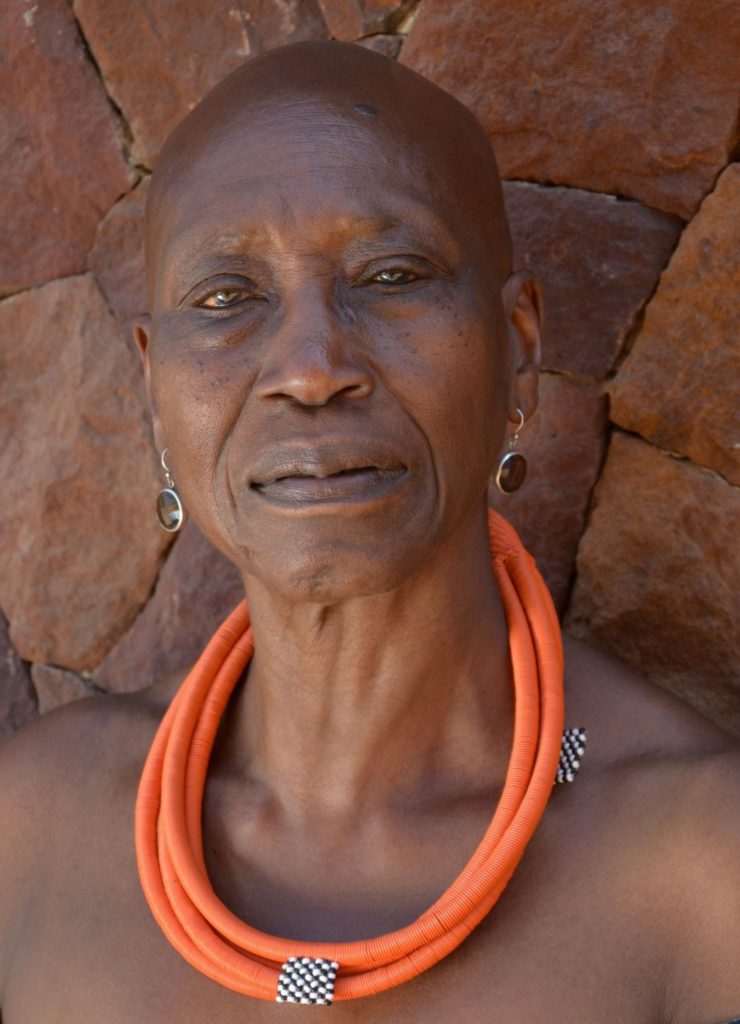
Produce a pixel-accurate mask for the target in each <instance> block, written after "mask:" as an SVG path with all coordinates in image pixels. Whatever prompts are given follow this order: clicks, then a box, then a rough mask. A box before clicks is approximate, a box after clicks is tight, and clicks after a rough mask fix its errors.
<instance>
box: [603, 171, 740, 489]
mask: <svg viewBox="0 0 740 1024" xmlns="http://www.w3.org/2000/svg"><path fill="white" fill-rule="evenodd" d="M739 296H740V164H731V165H730V166H729V167H728V168H727V170H726V171H725V172H724V173H723V174H722V176H721V177H720V179H719V181H718V182H717V187H716V188H715V190H714V192H712V194H711V195H710V196H708V197H707V198H706V199H705V200H704V202H703V204H702V206H701V209H700V210H699V212H698V213H697V215H696V217H694V219H693V220H692V221H691V223H690V224H689V225H688V227H687V228H686V230H685V231H684V233H683V235H682V237H681V242H680V244H679V246H678V248H677V250H676V252H675V254H674V256H673V259H672V260H671V263H670V266H669V267H668V269H667V270H666V272H665V274H664V275H663V277H662V279H661V282H660V287H659V288H658V291H657V292H656V294H655V297H654V298H653V299H652V301H651V302H650V305H649V306H648V308H647V312H646V314H645V322H644V324H643V326H642V330H641V331H640V333H639V335H638V337H637V339H636V341H635V344H634V346H633V348H632V351H631V352H630V354H629V356H628V357H627V359H626V360H625V362H624V364H623V365H622V368H621V370H620V372H619V374H618V375H617V377H616V379H615V381H614V383H613V385H612V387H611V416H612V419H613V420H614V422H615V423H618V424H619V425H620V426H622V427H625V428H626V429H627V430H632V431H634V432H636V433H639V434H641V435H642V436H643V437H645V438H647V439H648V440H650V441H653V442H654V443H655V444H657V445H659V446H660V447H661V448H666V449H669V450H670V451H674V452H678V453H679V454H680V455H687V456H688V457H689V458H690V459H692V460H693V461H694V462H697V463H699V464H700V465H703V466H708V467H710V468H711V469H714V470H716V471H717V472H718V473H721V474H722V475H723V476H725V477H727V479H728V480H730V481H731V482H732V483H734V484H740V391H739V390H738V383H739V382H740V336H739V335H738V327H737V324H738V297H739Z"/></svg>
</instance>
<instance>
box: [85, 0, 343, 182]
mask: <svg viewBox="0 0 740 1024" xmlns="http://www.w3.org/2000/svg"><path fill="white" fill-rule="evenodd" d="M74 8H75V13H76V15H77V18H78V20H79V22H80V25H81V27H82V31H83V32H84V33H85V37H86V39H87V41H88V43H89V45H90V48H91V50H92V52H93V54H94V56H95V59H96V61H97V62H98V66H99V67H100V70H101V72H102V75H103V78H104V80H105V83H106V86H107V88H108V91H109V93H110V95H111V96H112V97H113V99H114V100H115V102H116V103H117V105H118V106H119V107H120V108H121V110H122V111H123V113H124V116H125V117H126V119H127V121H128V124H129V126H130V128H131V132H132V134H133V146H134V152H135V154H136V156H137V158H138V159H139V160H140V161H141V162H143V163H144V164H145V165H146V166H147V167H152V166H153V163H154V160H155V158H156V155H157V153H158V152H159V149H160V147H161V145H162V142H163V141H164V139H165V138H166V136H167V135H169V133H170V131H171V130H172V129H173V128H174V127H175V125H176V124H177V122H178V121H180V120H181V119H182V118H183V117H184V116H185V114H187V113H188V111H189V110H191V109H192V108H193V107H194V106H195V104H196V103H197V102H198V101H199V100H200V99H201V98H202V97H203V96H204V95H205V94H206V93H207V92H208V91H209V90H210V89H211V88H212V87H213V86H214V85H216V83H217V82H219V81H220V80H221V79H222V78H223V77H224V76H225V75H227V74H228V73H229V72H230V71H233V70H234V69H235V68H237V67H238V66H239V65H240V64H242V63H243V62H244V60H245V59H246V58H248V57H250V56H253V55H254V54H257V53H261V52H263V51H264V50H268V49H270V48H271V47H273V46H279V45H280V44H282V43H290V42H296V41H298V40H300V39H321V38H326V37H327V31H326V26H325V25H324V22H323V19H322V18H321V14H320V12H319V8H318V4H317V2H316V0H250V2H249V3H247V4H241V5H240V4H235V3H233V0H212V2H211V3H209V4H208V5H207V6H204V5H203V4H202V3H196V2H193V0H182V2H178V3H177V5H176V6H174V7H173V5H172V3H171V2H170V0H130V2H129V3H126V4H125V5H122V4H121V3H120V2H119V0H75V4H74Z"/></svg>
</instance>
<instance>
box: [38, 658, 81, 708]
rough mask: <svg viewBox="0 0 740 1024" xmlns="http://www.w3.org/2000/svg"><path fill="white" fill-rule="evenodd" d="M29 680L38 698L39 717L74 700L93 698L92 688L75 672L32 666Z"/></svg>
mask: <svg viewBox="0 0 740 1024" xmlns="http://www.w3.org/2000/svg"><path fill="white" fill-rule="evenodd" d="M31 679H32V680H33V686H34V689H35V690H36V696H37V697H38V702H39V714H40V715H45V714H46V713H47V712H48V711H53V710H54V708H60V707H62V705H63V704H70V703H71V702H72V701H74V700H81V699H82V698H83V697H94V696H95V690H94V689H93V688H92V686H90V685H89V684H88V683H86V682H85V680H84V679H82V678H81V677H80V676H78V675H77V673H76V672H69V671H67V669H64V668H57V667H56V665H32V666H31Z"/></svg>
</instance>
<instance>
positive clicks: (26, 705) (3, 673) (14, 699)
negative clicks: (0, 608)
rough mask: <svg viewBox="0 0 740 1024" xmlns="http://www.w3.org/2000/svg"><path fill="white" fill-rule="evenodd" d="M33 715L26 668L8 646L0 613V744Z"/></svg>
mask: <svg viewBox="0 0 740 1024" xmlns="http://www.w3.org/2000/svg"><path fill="white" fill-rule="evenodd" d="M37 714H38V709H37V707H36V698H35V695H34V692H33V686H32V685H31V676H30V674H29V671H28V666H27V665H26V664H24V662H22V661H21V659H20V657H19V656H18V652H17V651H16V649H15V648H14V647H13V645H12V643H11V642H10V637H9V635H8V623H7V620H6V618H5V616H4V615H3V613H2V612H0V740H3V739H5V737H7V736H10V734H11V733H12V732H15V730H16V729H20V727H21V726H22V725H25V724H26V722H30V721H31V719H33V718H35V717H36V715H37Z"/></svg>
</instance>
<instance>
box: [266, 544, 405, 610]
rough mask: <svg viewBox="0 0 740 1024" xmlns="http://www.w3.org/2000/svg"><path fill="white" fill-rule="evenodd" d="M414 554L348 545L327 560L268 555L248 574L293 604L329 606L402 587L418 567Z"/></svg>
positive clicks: (316, 556)
mask: <svg viewBox="0 0 740 1024" xmlns="http://www.w3.org/2000/svg"><path fill="white" fill-rule="evenodd" d="M410 555H411V553H410V552H409V551H408V550H404V551H400V552H399V551H392V550H391V551H389V550H388V549H387V548H381V549H380V550H378V549H377V548H376V549H375V551H373V552H368V551H367V550H357V549H355V550H352V549H351V548H350V547H349V546H347V547H344V548H343V550H342V551H341V552H336V551H335V552H332V553H331V554H330V555H329V554H327V555H325V556H323V557H322V554H321V553H320V552H317V551H314V552H312V554H311V556H310V557H306V558H300V557H296V556H295V555H294V557H293V558H291V559H290V561H289V562H288V563H287V564H286V562H285V560H284V559H283V558H279V557H277V556H275V555H270V556H268V555H267V554H266V553H265V555H263V556H262V557H259V558H258V559H255V561H254V562H253V564H252V566H250V567H249V568H248V569H247V572H248V573H251V574H253V575H255V576H256V577H258V578H259V580H260V582H261V583H262V584H263V586H265V587H266V588H267V589H268V590H271V591H273V592H275V593H277V594H279V595H280V596H281V597H282V598H283V599H285V600H287V601H290V602H291V603H296V604H299V603H303V602H305V603H309V602H310V603H314V604H321V605H326V606H328V605H336V604H339V603H340V602H343V601H351V600H352V599H353V598H358V597H368V596H370V595H372V594H383V593H386V592H387V591H389V590H394V589H395V588H396V587H399V586H400V585H401V584H402V583H404V581H405V580H407V579H408V578H409V577H410V576H411V575H413V573H414V571H415V570H416V569H417V568H418V566H417V564H416V560H415V559H413V558H412V557H410Z"/></svg>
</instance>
